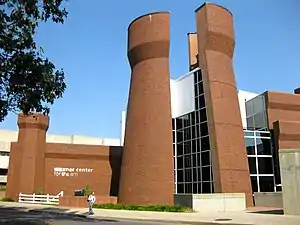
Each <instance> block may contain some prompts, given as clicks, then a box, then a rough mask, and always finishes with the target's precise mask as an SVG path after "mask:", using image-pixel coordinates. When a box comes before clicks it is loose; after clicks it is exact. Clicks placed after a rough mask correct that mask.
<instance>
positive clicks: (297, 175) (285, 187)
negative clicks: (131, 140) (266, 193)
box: [279, 149, 300, 215]
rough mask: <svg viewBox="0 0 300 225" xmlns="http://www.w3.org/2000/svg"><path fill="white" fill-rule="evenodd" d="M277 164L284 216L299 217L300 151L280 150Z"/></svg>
mask: <svg viewBox="0 0 300 225" xmlns="http://www.w3.org/2000/svg"><path fill="white" fill-rule="evenodd" d="M279 163H280V173H281V185H282V199H283V210H284V214H287V215H300V204H299V202H300V149H289V150H284V149H280V151H279Z"/></svg>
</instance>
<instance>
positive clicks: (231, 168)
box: [196, 3, 253, 206]
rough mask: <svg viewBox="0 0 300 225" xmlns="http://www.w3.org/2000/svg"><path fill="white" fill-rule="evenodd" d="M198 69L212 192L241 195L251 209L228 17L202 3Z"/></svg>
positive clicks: (220, 8) (222, 9)
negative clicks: (206, 131) (209, 152)
mask: <svg viewBox="0 0 300 225" xmlns="http://www.w3.org/2000/svg"><path fill="white" fill-rule="evenodd" d="M196 20H197V36H198V52H199V54H198V57H199V67H200V68H202V73H203V82H204V83H203V85H204V92H205V100H206V105H207V114H208V115H207V117H208V122H209V132H210V139H211V140H210V145H211V151H212V152H211V153H212V166H213V181H214V190H215V192H217V193H218V192H219V193H245V194H246V198H247V206H252V205H253V199H252V188H251V182H250V175H249V167H248V160H247V153H246V149H245V143H244V134H243V127H242V121H241V114H240V110H239V102H238V95H237V88H236V81H235V76H234V71H233V63H232V58H233V53H234V46H235V38H234V28H233V18H232V14H231V13H230V12H229V11H228V10H227V9H225V8H223V7H221V6H218V5H216V4H212V3H205V4H203V5H202V6H200V7H199V8H198V9H197V10H196Z"/></svg>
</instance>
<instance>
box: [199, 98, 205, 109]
mask: <svg viewBox="0 0 300 225" xmlns="http://www.w3.org/2000/svg"><path fill="white" fill-rule="evenodd" d="M204 107H205V98H204V95H200V96H199V108H200V109H201V108H204Z"/></svg>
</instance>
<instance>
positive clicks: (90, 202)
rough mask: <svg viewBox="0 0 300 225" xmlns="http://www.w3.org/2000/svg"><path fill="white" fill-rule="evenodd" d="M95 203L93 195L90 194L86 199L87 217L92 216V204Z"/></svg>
mask: <svg viewBox="0 0 300 225" xmlns="http://www.w3.org/2000/svg"><path fill="white" fill-rule="evenodd" d="M95 201H96V197H95V193H94V192H92V194H90V195H89V197H88V203H89V215H93V214H94V212H93V204H94V203H95Z"/></svg>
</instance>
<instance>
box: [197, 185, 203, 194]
mask: <svg viewBox="0 0 300 225" xmlns="http://www.w3.org/2000/svg"><path fill="white" fill-rule="evenodd" d="M201 193H202V184H201V183H198V194H201Z"/></svg>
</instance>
